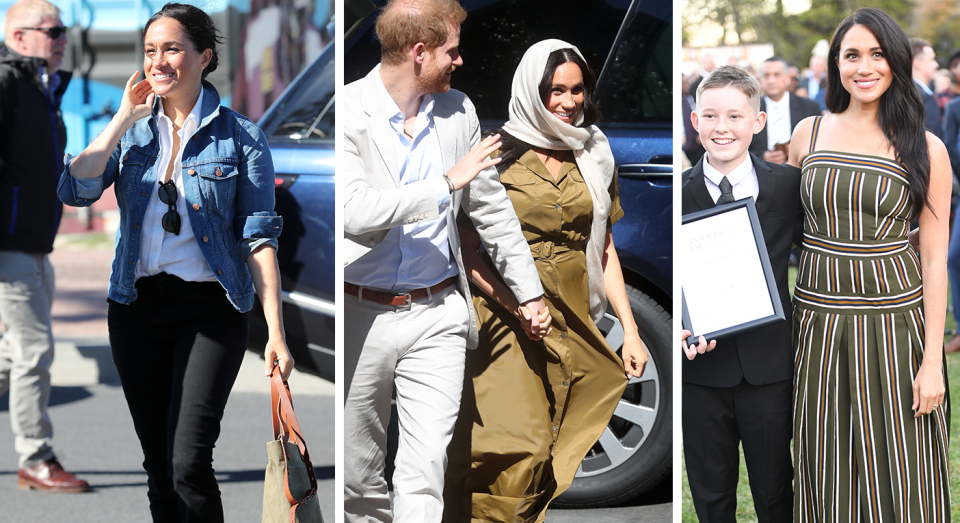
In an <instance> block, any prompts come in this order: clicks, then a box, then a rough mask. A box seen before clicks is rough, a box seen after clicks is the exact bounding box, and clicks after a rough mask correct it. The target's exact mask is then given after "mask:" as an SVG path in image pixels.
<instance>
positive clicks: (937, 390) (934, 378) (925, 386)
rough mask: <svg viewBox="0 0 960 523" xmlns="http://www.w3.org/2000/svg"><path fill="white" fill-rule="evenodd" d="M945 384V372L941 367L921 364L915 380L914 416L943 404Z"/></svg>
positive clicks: (928, 411) (927, 412)
mask: <svg viewBox="0 0 960 523" xmlns="http://www.w3.org/2000/svg"><path fill="white" fill-rule="evenodd" d="M943 398H944V386H943V372H942V371H941V370H940V368H939V367H934V366H933V365H928V364H920V370H919V371H918V372H917V377H916V378H915V379H914V380H913V406H912V407H911V408H912V409H913V410H914V411H916V412H915V413H914V415H913V417H914V418H919V417H920V416H923V415H924V414H930V413H931V412H933V410H934V409H936V408H937V407H939V406H940V405H942V404H943Z"/></svg>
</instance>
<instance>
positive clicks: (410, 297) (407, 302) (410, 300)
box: [397, 292, 413, 307]
mask: <svg viewBox="0 0 960 523" xmlns="http://www.w3.org/2000/svg"><path fill="white" fill-rule="evenodd" d="M400 297H406V299H404V300H403V303H401V304H400V305H397V307H406V306H408V305H410V304H411V303H413V295H411V294H410V293H409V292H405V293H403V294H397V298H400Z"/></svg>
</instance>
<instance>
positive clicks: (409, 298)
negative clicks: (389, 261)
mask: <svg viewBox="0 0 960 523" xmlns="http://www.w3.org/2000/svg"><path fill="white" fill-rule="evenodd" d="M456 281H457V277H456V276H451V277H449V278H447V279H445V280H443V281H442V282H440V283H438V284H436V285H434V286H433V287H425V288H422V289H415V290H412V291H410V292H405V293H401V294H393V293H390V292H382V291H375V290H373V289H369V288H366V287H360V286H359V285H354V284H352V283H349V282H343V293H344V294H345V295H348V296H357V297H359V298H362V299H364V300H370V301H372V302H376V303H379V304H380V305H392V306H394V307H403V306H404V305H410V303H411V302H414V301H417V300H420V299H423V298H426V297H427V296H432V295H433V294H436V293H438V292H440V291H442V290H443V289H446V288H447V287H449V286H451V285H453V284H454V283H455V282H456Z"/></svg>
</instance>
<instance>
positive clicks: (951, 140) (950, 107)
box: [942, 97, 960, 176]
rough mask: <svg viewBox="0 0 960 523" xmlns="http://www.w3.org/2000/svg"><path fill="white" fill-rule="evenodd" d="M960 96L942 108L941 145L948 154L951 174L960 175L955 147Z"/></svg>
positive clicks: (959, 126) (959, 129) (959, 127)
mask: <svg viewBox="0 0 960 523" xmlns="http://www.w3.org/2000/svg"><path fill="white" fill-rule="evenodd" d="M958 102H960V97H957V98H954V99H953V100H950V102H948V103H947V106H946V107H945V108H944V110H943V137H942V139H943V145H945V146H947V153H948V154H949V155H950V167H952V168H953V175H954V176H960V150H958V149H957V136H958V134H960V103H958Z"/></svg>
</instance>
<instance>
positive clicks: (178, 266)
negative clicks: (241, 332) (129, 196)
mask: <svg viewBox="0 0 960 523" xmlns="http://www.w3.org/2000/svg"><path fill="white" fill-rule="evenodd" d="M202 103H203V90H202V89H201V90H200V96H199V97H198V98H197V103H196V104H195V105H194V106H193V109H192V110H191V111H190V114H189V115H187V118H186V119H185V120H184V121H183V127H182V128H181V129H180V131H178V132H177V135H178V136H179V137H180V150H178V151H177V152H176V154H175V155H172V152H173V151H172V149H173V132H174V131H173V122H172V121H171V120H170V118H169V117H168V116H167V115H166V114H164V112H163V104H162V103H161V104H160V110H159V111H157V131H158V132H159V133H160V158H158V159H157V163H156V164H155V165H156V168H155V169H154V172H155V173H156V178H155V182H162V181H163V179H164V176H166V171H167V166H168V165H169V164H170V157H171V156H173V175H172V176H171V177H170V180H171V181H173V183H174V184H176V186H177V212H178V213H179V214H180V234H179V235H177V234H173V233H172V232H167V231H165V230H163V226H162V225H161V220H162V218H163V215H164V214H166V213H167V211H168V210H169V207H168V206H167V205H166V204H164V203H163V202H161V201H160V197H159V196H158V189H159V187H160V185H159V184H158V183H155V184H154V186H153V187H154V189H153V191H152V192H151V193H150V198H149V199H148V200H147V210H146V212H145V213H144V215H143V227H142V229H141V230H140V259H139V260H137V273H136V274H137V278H143V277H145V276H153V275H155V274H159V273H161V272H165V273H167V274H172V275H174V276H177V277H179V278H180V279H182V280H184V281H217V276H216V275H215V274H214V273H213V270H212V269H210V264H208V263H207V259H206V258H204V257H203V252H202V251H200V246H199V245H197V239H196V238H195V237H194V236H193V227H191V226H190V215H189V214H188V213H187V199H186V197H185V196H184V189H183V179H182V178H183V173H182V170H183V169H182V167H181V162H182V160H183V149H184V147H185V146H186V144H187V143H188V142H189V141H190V138H192V137H193V135H194V133H196V132H197V126H199V125H200V108H201V107H202ZM231 240H232V238H231Z"/></svg>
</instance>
